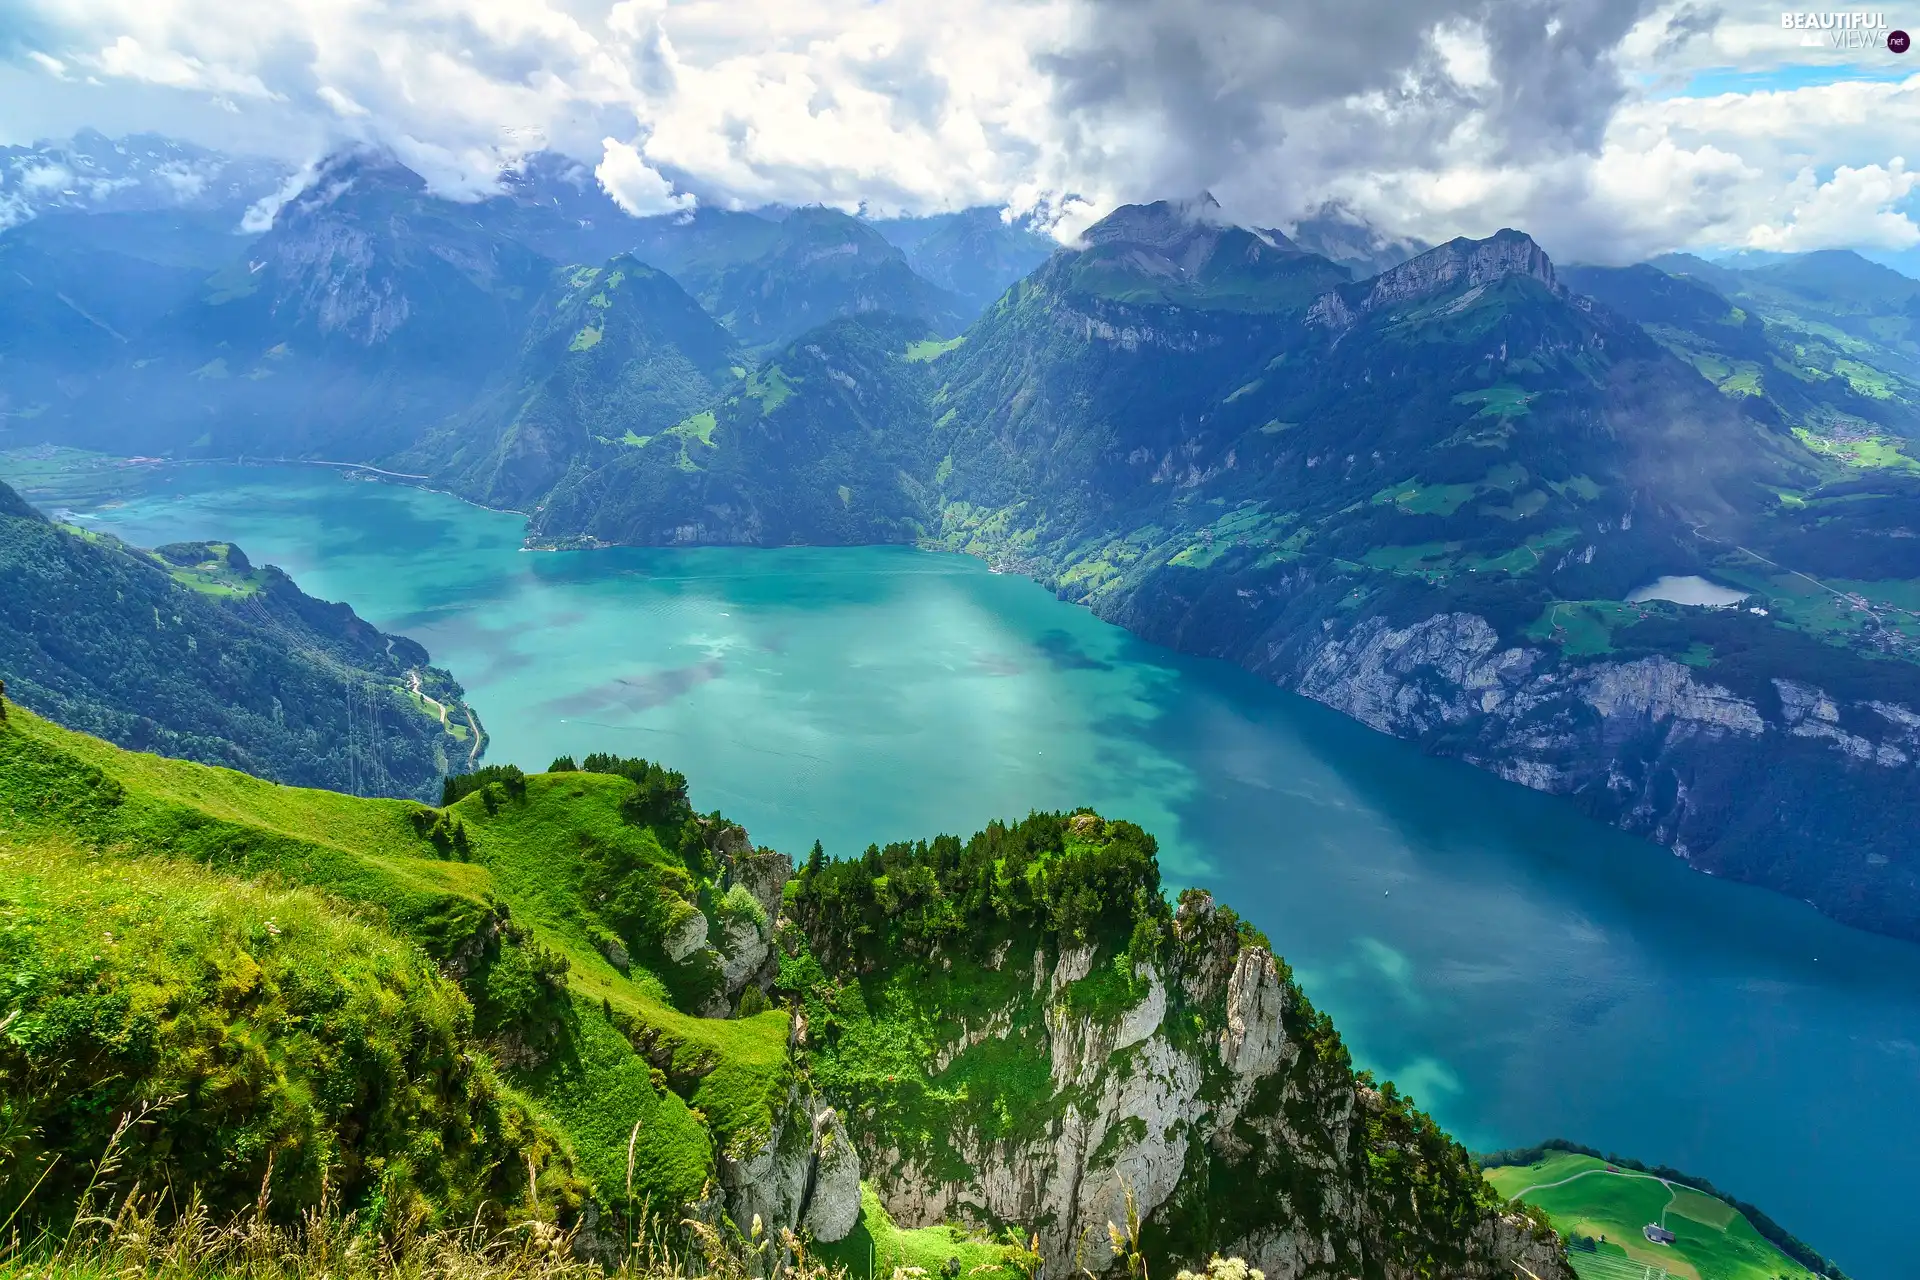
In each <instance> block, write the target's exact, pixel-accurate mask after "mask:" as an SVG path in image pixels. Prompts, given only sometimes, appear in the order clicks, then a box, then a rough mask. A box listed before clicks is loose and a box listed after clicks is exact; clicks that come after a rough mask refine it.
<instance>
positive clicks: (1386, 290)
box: [1307, 229, 1565, 329]
mask: <svg viewBox="0 0 1920 1280" xmlns="http://www.w3.org/2000/svg"><path fill="white" fill-rule="evenodd" d="M1508 276H1527V277H1530V278H1532V279H1534V280H1538V281H1539V282H1540V283H1542V284H1544V285H1546V286H1547V287H1548V288H1549V289H1552V290H1553V291H1554V292H1556V293H1564V292H1565V290H1564V289H1562V288H1561V287H1560V285H1559V283H1558V282H1557V281H1556V280H1555V279H1554V274H1553V263H1552V262H1551V261H1550V260H1549V259H1548V258H1547V254H1546V251H1545V250H1543V249H1542V248H1541V247H1540V246H1539V245H1537V244H1535V243H1534V242H1533V237H1531V236H1529V235H1527V234H1525V233H1524V232H1520V231H1513V230H1510V229H1509V230H1503V231H1500V232H1497V233H1496V234H1494V235H1491V236H1489V237H1487V238H1486V239H1485V240H1468V239H1466V238H1464V237H1462V238H1460V239H1457V240H1450V241H1448V242H1447V243H1446V244H1443V245H1441V246H1440V247H1439V248H1437V249H1429V250H1427V252H1425V253H1423V254H1421V255H1420V256H1419V257H1417V258H1413V259H1411V260H1409V261H1407V262H1403V263H1401V264H1400V265H1399V266H1397V267H1394V268H1392V269H1391V270H1388V271H1383V272H1381V273H1380V274H1379V275H1377V276H1374V277H1373V278H1372V279H1370V280H1362V281H1360V282H1358V283H1357V284H1351V285H1342V286H1341V287H1340V288H1338V289H1335V290H1332V291H1331V292H1329V293H1326V294H1324V295H1322V296H1321V298H1320V299H1319V300H1318V301H1317V302H1315V303H1314V305H1313V307H1312V309H1311V310H1309V311H1308V313H1307V319H1308V320H1309V321H1318V322H1319V323H1321V324H1324V325H1326V326H1328V327H1329V328H1334V329H1344V328H1347V327H1349V326H1351V325H1353V324H1357V323H1358V322H1359V321H1360V319H1361V318H1362V317H1364V316H1366V315H1368V314H1370V313H1372V312H1375V311H1380V310H1384V309H1386V308H1389V307H1395V306H1400V305H1403V304H1405V303H1408V302H1416V301H1419V300H1420V299H1422V298H1431V297H1436V296H1438V295H1440V294H1442V293H1446V292H1448V291H1450V290H1453V289H1457V288H1461V287H1463V286H1464V287H1466V288H1468V289H1470V290H1471V289H1478V288H1483V287H1485V286H1486V285H1489V284H1492V283H1494V282H1495V281H1497V280H1502V279H1505V278H1506V277H1508Z"/></svg>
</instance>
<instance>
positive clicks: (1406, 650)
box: [1095, 567, 1920, 937]
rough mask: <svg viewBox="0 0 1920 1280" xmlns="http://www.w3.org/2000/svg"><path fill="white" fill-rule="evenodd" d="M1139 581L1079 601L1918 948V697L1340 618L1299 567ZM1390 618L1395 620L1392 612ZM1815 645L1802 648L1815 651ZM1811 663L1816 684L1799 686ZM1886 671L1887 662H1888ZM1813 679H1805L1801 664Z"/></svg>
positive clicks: (1719, 665)
mask: <svg viewBox="0 0 1920 1280" xmlns="http://www.w3.org/2000/svg"><path fill="white" fill-rule="evenodd" d="M1194 579H1195V575H1191V574H1188V575H1185V576H1184V577H1181V576H1179V575H1175V574H1161V575H1155V576H1150V577H1149V579H1148V580H1147V581H1146V582H1145V583H1144V584H1142V585H1141V586H1140V587H1139V588H1138V589H1136V590H1135V591H1134V592H1133V593H1131V594H1129V595H1124V596H1115V597H1113V598H1109V599H1105V600H1100V601H1096V602H1095V608H1096V611H1097V612H1099V613H1100V614H1101V615H1102V616H1103V617H1106V618H1107V619H1108V620H1110V621H1113V622H1117V623H1120V624H1121V625H1123V626H1126V627H1128V628H1129V629H1131V630H1133V631H1135V632H1137V633H1139V634H1141V635H1143V636H1145V637H1146V638H1147V639H1150V640H1154V641H1157V642H1159V643H1162V644H1167V645H1170V646H1172V647H1175V648H1179V649H1184V650H1186V651H1189V652H1196V653H1201V654H1205V655H1208V656H1212V657H1219V658H1224V659H1226V660H1228V661H1232V662H1235V663H1238V664H1239V665H1241V666H1243V667H1245V668H1247V669H1248V670H1250V671H1253V672H1255V673H1257V674H1259V675H1261V676H1263V677H1265V678H1266V679H1268V680H1271V681H1272V682H1274V683H1275V684H1278V685H1280V686H1282V687H1284V688H1289V689H1294V690H1296V691H1298V692H1299V693H1301V694H1304V695H1305V696H1307V697H1310V698H1313V699H1314V700H1315V701H1318V702H1322V703H1325V704H1326V705H1328V706H1330V707H1333V708H1335V709H1336V710H1339V711H1342V712H1344V713H1345V714H1347V715H1350V716H1352V717H1353V718H1354V719H1356V720H1359V721H1361V722H1362V723H1363V724H1366V725H1368V726H1370V727H1372V728H1374V729H1377V730H1379V731H1380V732H1382V733H1389V734H1392V735H1394V736H1395V737H1400V738H1406V739H1410V740H1413V741H1416V742H1418V743H1420V744H1421V745H1422V746H1423V747H1425V748H1426V749H1427V750H1429V751H1432V752H1434V753H1436V754H1441V755H1448V756H1454V757H1457V758H1459V759H1462V760H1465V761H1467V762H1468V763H1470V764H1473V765H1476V766H1478V767H1480V768H1483V769H1486V770H1488V771H1489V772H1492V773H1495V774H1498V775H1499V776H1501V777H1503V778H1505V779H1507V780H1509V781H1511V782H1517V783H1520V784H1521V785H1523V786H1527V787H1531V788H1533V789H1535V790H1538V791H1546V792H1550V793H1553V794H1556V795H1563V796H1567V797H1569V798H1570V799H1572V800H1573V801H1574V802H1575V803H1576V804H1578V805H1579V806H1580V807H1581V808H1583V809H1584V810H1585V811H1587V812H1588V813H1590V814H1592V815H1593V816H1595V817H1597V818H1599V819H1601V820H1602V821H1605V822H1607V823H1609V824H1611V825H1613V826H1617V827H1620V828H1622V829H1623V830H1626V831H1629V832H1632V833H1634V834H1635V835H1640V836H1644V837H1646V838H1648V839H1650V840H1653V841H1655V842H1657V843H1659V844H1661V845H1663V846H1665V847H1667V848H1669V849H1671V850H1672V851H1673V852H1674V853H1675V854H1676V855H1677V856H1679V857H1681V858H1684V859H1686V860H1687V862H1688V863H1689V864H1690V865H1692V866H1694V867H1695V868H1697V869H1699V870H1701V871H1705V872H1708V873H1710V874H1713V875H1720V876H1725V877H1728V878H1730V879H1736V880H1742V881H1746V882H1749V883H1754V884H1759V885H1764V886H1766V887H1768V888H1772V889H1775V890H1778V891H1780V892H1783V893H1787V894H1790V895H1792V896H1793V897H1796V898H1800V899H1803V900H1806V901H1808V902H1811V903H1812V904H1813V905H1814V906H1815V907H1817V908H1818V909H1820V910H1821V911H1824V912H1826V913H1827V914H1829V915H1831V916H1833V917H1835V918H1836V919H1838V920H1841V921H1843V922H1845V923H1847V924H1851V925H1855V926H1858V927H1861V928H1867V929H1873V930H1875V931H1877V932H1881V933H1889V934H1893V935H1895V936H1897V937H1916V936H1920V868H1916V867H1915V866H1914V865H1913V863H1912V862H1911V861H1910V860H1908V859H1906V858H1905V857H1904V856H1903V851H1904V850H1905V849H1906V848H1907V847H1908V846H1909V845H1910V843H1911V842H1910V841H1909V840H1908V839H1907V837H1906V835H1905V831H1906V829H1907V827H1908V826H1909V824H1911V822H1912V821H1913V820H1914V818H1915V817H1916V815H1920V736H1917V735H1920V699H1914V698H1902V697H1899V696H1896V695H1894V694H1891V693H1889V692H1888V678H1889V677H1888V676H1887V675H1886V674H1884V673H1883V672H1882V671H1881V670H1880V669H1878V668H1867V669H1864V675H1863V669H1861V668H1859V667H1858V665H1857V664H1858V662H1859V660H1858V659H1857V658H1852V657H1851V655H1848V654H1846V653H1845V651H1840V650H1836V651H1834V654H1833V657H1832V658H1831V659H1828V660H1827V666H1826V667H1825V668H1822V666H1821V665H1820V663H1821V660H1822V654H1821V653H1819V652H1817V651H1810V652H1808V653H1804V654H1791V653H1790V654H1787V655H1786V656H1791V657H1792V659H1793V665H1792V666H1791V667H1783V666H1782V665H1781V664H1782V663H1783V662H1784V661H1785V656H1782V655H1776V654H1762V653H1756V654H1751V655H1749V654H1742V653H1740V652H1739V651H1738V650H1730V651H1729V652H1728V653H1726V654H1722V655H1720V657H1719V658H1716V660H1715V661H1713V662H1711V663H1709V664H1707V665H1704V666H1694V665H1690V664H1689V663H1688V662H1684V661H1680V660H1678V659H1676V658H1675V657H1672V656H1667V655H1663V654H1659V653H1646V652H1644V651H1642V652H1639V653H1634V652H1631V651H1629V652H1626V653H1621V654H1618V655H1615V654H1599V655H1593V656H1584V657H1583V656H1577V655H1570V654H1568V653H1567V652H1566V651H1565V650H1564V649H1562V648H1560V647H1558V646H1554V645H1547V644H1540V643H1527V642H1524V641H1518V642H1516V641H1515V640H1514V638H1513V636H1512V632H1511V631H1509V632H1508V635H1507V638H1505V639H1503V638H1502V636H1501V634H1500V631H1499V629H1498V628H1497V627H1496V625H1495V623H1494V621H1493V620H1492V619H1490V618H1488V617H1486V616H1483V615H1481V614H1478V613H1473V612H1468V611H1465V610H1458V609H1456V610H1450V611H1442V612H1425V611H1419V612H1413V611H1407V610H1402V611H1401V612H1400V613H1397V614H1385V613H1382V612H1380V611H1378V610H1376V609H1369V608H1362V609H1357V610H1355V609H1348V608H1343V607H1341V587H1340V585H1339V582H1340V580H1338V579H1337V578H1336V577H1334V576H1330V575H1326V574H1323V573H1320V572H1316V571H1314V570H1310V569H1307V568H1304V567H1293V568H1288V569H1284V570H1282V571H1277V572H1274V573H1271V574H1262V575H1258V576H1253V575H1249V576H1248V577H1246V578H1242V579H1235V580H1234V589H1233V590H1231V591H1228V590H1223V589H1219V588H1214V589H1209V590H1205V591H1198V592H1196V591H1194V590H1193V587H1194V585H1195V581H1194ZM1409 612H1411V616H1408V614H1409ZM1816 648H1817V646H1816ZM1823 669H1824V670H1826V672H1827V674H1828V676H1829V677H1830V680H1829V682H1828V683H1824V684H1823V683H1822V680H1821V678H1820V676H1819V675H1818V674H1817V673H1818V672H1820V671H1821V670H1823ZM1886 670H1887V672H1891V673H1892V674H1895V675H1897V674H1898V669H1897V668H1896V667H1894V666H1893V664H1887V666H1886ZM1810 673H1816V674H1810Z"/></svg>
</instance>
